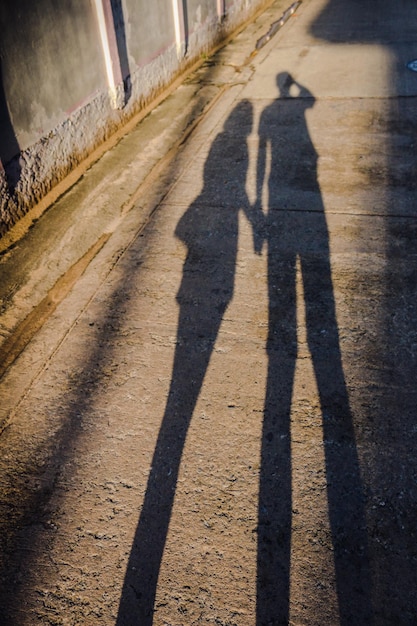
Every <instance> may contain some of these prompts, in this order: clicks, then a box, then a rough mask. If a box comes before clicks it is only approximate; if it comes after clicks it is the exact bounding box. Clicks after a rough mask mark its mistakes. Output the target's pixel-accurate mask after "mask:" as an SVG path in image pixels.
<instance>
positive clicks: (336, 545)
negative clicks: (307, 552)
mask: <svg viewBox="0 0 417 626" xmlns="http://www.w3.org/2000/svg"><path fill="white" fill-rule="evenodd" d="M277 83H278V88H279V92H280V97H279V98H278V99H277V100H275V101H274V102H273V103H272V104H271V105H269V106H268V107H267V108H266V109H265V110H264V111H263V112H262V115H261V119H260V123H259V152H258V160H257V197H258V200H257V206H258V207H259V206H260V204H261V201H260V199H261V195H262V188H263V185H264V181H265V178H266V175H267V174H266V172H267V155H268V154H269V155H270V159H271V163H270V174H269V177H268V193H269V201H268V203H269V206H268V210H267V215H266V216H265V237H266V240H267V244H268V298H269V331H268V341H267V352H268V377H267V388H266V397H265V409H264V423H263V435H262V448H261V476H260V494H259V527H258V566H257V567H258V575H257V625H258V626H266V625H276V624H288V620H289V578H290V549H291V513H292V499H291V472H292V467H291V433H290V413H291V399H292V391H293V382H294V371H295V364H296V359H297V321H296V320H297V317H296V313H297V312H296V267H297V263H298V264H299V267H300V268H301V276H302V284H303V290H304V300H305V302H304V304H305V312H306V327H307V328H306V331H307V339H308V346H309V350H310V353H311V357H312V362H313V368H314V373H315V378H316V382H317V387H318V393H319V397H320V405H321V413H322V420H323V438H324V450H325V465H326V478H327V497H328V507H329V519H330V528H331V534H332V543H333V554H334V564H335V575H336V587H337V596H338V603H339V613H340V623H341V624H343V625H346V626H347V625H348V624H349V625H350V626H351V625H352V624H370V623H371V611H370V579H369V563H368V557H367V532H366V523H365V513H364V502H363V489H362V484H361V476H360V468H359V462H358V456H357V450H356V445H355V435H354V429H353V422H352V415H351V411H350V407H349V398H348V393H347V389H346V384H345V379H344V374H343V368H342V360H341V353H340V347H339V336H338V327H337V321H336V312H335V301H334V295H333V286H332V277H331V269H330V252H329V234H328V229H327V223H326V217H325V213H324V206H323V202H322V199H321V193H320V188H319V184H318V181H317V159H318V155H317V153H316V150H315V148H314V145H313V143H312V141H311V138H310V135H309V131H308V128H307V122H306V118H305V114H306V111H307V110H308V109H309V108H311V107H313V106H314V104H315V99H314V97H313V96H312V94H311V93H309V92H308V90H307V89H306V88H305V87H302V86H301V85H299V84H298V83H297V82H296V81H295V80H294V79H293V78H292V77H291V76H290V75H289V74H286V73H285V74H279V75H278V77H277Z"/></svg>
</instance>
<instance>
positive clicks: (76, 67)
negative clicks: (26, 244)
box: [0, 0, 266, 236]
mask: <svg viewBox="0 0 417 626" xmlns="http://www.w3.org/2000/svg"><path fill="white" fill-rule="evenodd" d="M99 2H101V3H102V5H103V6H104V9H105V8H106V5H107V8H108V13H107V17H106V19H107V22H106V23H107V26H108V29H107V30H108V35H109V42H108V43H109V50H110V54H111V61H112V70H113V75H114V77H115V78H116V79H117V81H116V82H117V84H116V85H115V89H113V91H112V88H111V85H110V83H109V68H108V66H106V61H105V54H104V48H103V41H102V37H101V31H100V20H99V17H98V12H97V5H98V3H99ZM175 2H178V7H179V15H180V18H181V37H182V40H183V41H182V42H181V49H179V47H178V34H176V30H175V19H174V9H173V6H174V2H173V0H152V3H150V2H148V0H37V1H36V2H33V0H2V2H1V3H0V32H1V33H2V36H1V38H0V236H1V235H3V234H4V233H6V232H7V231H8V230H9V229H10V228H11V227H12V226H13V225H14V224H16V223H17V222H18V220H19V219H20V218H21V217H23V216H24V215H25V214H26V213H27V212H28V211H29V210H30V209H31V208H32V207H33V206H35V205H36V204H37V203H38V202H39V201H40V200H41V199H42V198H44V197H45V196H46V194H47V193H48V192H49V191H50V190H51V189H52V188H53V187H54V186H55V185H56V184H57V183H58V182H60V181H61V180H63V179H64V178H65V176H67V175H68V174H69V173H70V172H71V171H72V170H73V169H74V167H76V166H77V165H78V164H79V163H80V162H81V161H82V160H83V159H85V158H86V157H87V156H88V155H89V154H90V153H91V152H92V151H93V150H94V149H95V148H97V147H98V146H99V145H100V144H101V143H102V142H103V141H105V140H106V139H107V138H108V137H109V136H110V135H111V134H112V133H113V132H114V131H115V130H116V129H117V128H118V127H120V126H121V125H123V124H124V123H126V122H127V121H128V120H129V118H131V117H132V116H133V115H134V114H135V113H137V112H138V110H140V108H141V107H143V106H144V105H145V104H147V103H148V102H149V101H151V99H152V98H153V97H154V96H155V95H156V94H157V92H158V91H160V90H161V89H163V88H164V87H166V86H167V85H168V84H169V83H170V81H172V80H173V79H174V78H175V76H177V75H178V74H179V73H180V72H181V71H182V70H183V69H184V68H185V67H186V65H188V64H189V63H191V62H192V61H193V60H194V59H195V58H197V57H198V56H199V55H201V53H202V52H206V51H208V50H209V49H210V47H212V46H213V45H214V44H215V43H217V42H218V41H219V39H220V38H221V37H223V36H225V35H227V33H228V32H230V30H232V29H234V28H236V26H238V24H239V22H243V21H244V20H245V19H247V18H248V17H249V16H250V14H251V13H252V12H254V11H255V10H257V9H258V8H259V7H260V6H261V5H262V4H266V0H224V1H223V7H224V12H225V16H226V17H225V18H224V19H223V20H222V19H221V17H220V16H219V6H221V3H219V2H218V0H175ZM109 16H110V18H109ZM110 22H111V23H110ZM112 37H113V39H112ZM113 40H114V41H113ZM112 41H113V44H112ZM115 92H116V96H115Z"/></svg>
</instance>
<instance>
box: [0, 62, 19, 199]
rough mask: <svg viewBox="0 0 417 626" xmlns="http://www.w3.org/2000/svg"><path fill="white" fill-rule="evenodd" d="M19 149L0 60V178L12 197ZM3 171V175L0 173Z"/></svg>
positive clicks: (16, 181)
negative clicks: (2, 178)
mask: <svg viewBox="0 0 417 626" xmlns="http://www.w3.org/2000/svg"><path fill="white" fill-rule="evenodd" d="M19 157H20V147H19V143H18V141H17V139H16V135H15V132H14V128H13V124H12V121H11V119H10V113H9V107H8V105H7V100H6V93H5V88H4V82H3V71H2V64H1V58H0V176H1V175H3V176H4V177H5V180H6V184H7V188H8V192H9V194H10V196H14V194H15V191H16V187H17V184H18V182H19V180H20V174H21V167H20V163H19ZM2 169H3V171H4V173H3V172H2V171H1V170H2Z"/></svg>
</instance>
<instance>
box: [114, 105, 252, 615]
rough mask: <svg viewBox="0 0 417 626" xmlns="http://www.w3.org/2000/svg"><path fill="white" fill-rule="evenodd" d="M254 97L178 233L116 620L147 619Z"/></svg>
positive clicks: (215, 310)
mask: <svg viewBox="0 0 417 626" xmlns="http://www.w3.org/2000/svg"><path fill="white" fill-rule="evenodd" d="M252 117H253V114H252V105H251V104H250V102H248V101H242V102H240V103H239V104H238V105H237V106H236V108H235V109H234V110H233V111H232V113H231V114H230V116H229V117H228V119H227V120H226V123H225V125H224V129H223V132H221V133H220V134H218V135H217V137H216V138H215V140H214V142H213V144H212V146H211V148H210V152H209V154H208V157H207V160H206V162H205V166H204V188H203V190H202V192H201V194H200V195H199V196H198V197H197V199H196V200H195V201H194V202H193V203H192V204H191V205H190V207H189V208H188V209H187V211H186V212H185V214H184V215H183V216H182V218H181V219H180V221H179V223H178V225H177V228H176V231H175V234H176V236H177V237H178V238H179V239H180V240H181V241H182V242H184V244H185V245H186V247H187V256H186V259H185V262H184V266H183V274H182V282H181V285H180V288H179V291H178V295H177V301H178V303H179V306H180V311H179V319H178V330H177V342H176V349H175V355H174V363H173V369H172V378H171V385H170V389H169V394H168V399H167V403H166V408H165V413H164V416H163V420H162V425H161V428H160V431H159V435H158V439H157V442H156V447H155V451H154V456H153V459H152V464H151V472H150V475H149V479H148V484H147V488H146V493H145V498H144V502H143V506H142V510H141V514H140V518H139V524H138V527H137V531H136V535H135V539H134V542H133V547H132V551H131V555H130V559H129V563H128V567H127V572H126V577H125V581H124V587H123V591H122V597H121V601H120V607H119V613H118V619H117V624H118V626H122V625H123V626H125V625H127V624H135V625H136V624H141V626H150V625H151V624H152V622H153V609H154V601H155V594H156V587H157V581H158V574H159V569H160V565H161V559H162V554H163V550H164V546H165V542H166V537H167V532H168V525H169V521H170V517H171V511H172V506H173V501H174V496H175V491H176V484H177V479H178V472H179V468H180V462H181V456H182V452H183V448H184V444H185V439H186V435H187V431H188V428H189V424H190V420H191V417H192V415H193V411H194V408H195V405H196V402H197V399H198V396H199V394H200V390H201V387H202V384H203V380H204V376H205V373H206V370H207V367H208V364H209V361H210V357H211V354H212V351H213V347H214V344H215V341H216V337H217V334H218V332H219V327H220V324H221V322H222V319H223V316H224V313H225V311H226V308H227V306H228V304H229V303H230V301H231V299H232V296H233V289H234V280H235V266H236V254H237V244H238V217H239V211H240V210H243V211H244V212H245V213H246V215H247V216H248V217H249V218H250V219H252V209H251V208H250V204H249V201H248V198H247V195H246V191H245V183H246V174H247V168H248V148H247V136H248V135H249V133H250V132H251V128H252Z"/></svg>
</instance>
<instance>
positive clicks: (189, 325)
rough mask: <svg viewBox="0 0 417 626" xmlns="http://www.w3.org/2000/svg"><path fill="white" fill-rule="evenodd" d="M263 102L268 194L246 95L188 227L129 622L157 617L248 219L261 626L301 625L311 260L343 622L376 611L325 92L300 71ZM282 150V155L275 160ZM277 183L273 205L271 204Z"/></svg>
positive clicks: (128, 597) (214, 148)
mask: <svg viewBox="0 0 417 626" xmlns="http://www.w3.org/2000/svg"><path fill="white" fill-rule="evenodd" d="M277 84H278V89H279V97H278V98H277V99H276V100H275V101H273V102H272V103H271V104H269V105H268V106H267V107H266V108H265V109H264V110H263V112H262V114H261V117H260V121H259V127H258V134H259V148H258V154H257V174H256V178H257V182H256V190H257V200H256V202H255V203H254V204H253V205H251V203H250V202H249V199H248V196H247V193H246V177H247V170H248V163H249V154H248V146H247V138H248V135H249V134H250V133H251V132H252V127H253V107H252V104H251V103H250V102H249V101H247V100H243V101H241V102H239V103H238V105H237V106H236V107H235V109H234V110H233V111H232V112H231V114H230V116H229V117H228V118H227V120H226V122H225V125H224V128H223V130H222V132H221V133H219V134H218V135H217V137H216V138H215V139H214V141H213V144H212V145H211V148H210V151H209V154H208V157H207V159H206V162H205V166H204V187H203V189H202V191H201V193H200V195H199V196H198V197H197V198H196V200H195V201H194V202H193V203H192V204H191V205H190V206H189V208H188V209H187V211H186V212H185V214H184V215H183V217H182V218H181V220H180V221H179V223H178V225H177V228H176V236H177V237H179V238H180V239H181V240H182V241H183V242H184V243H185V245H186V247H187V256H186V259H185V262H184V266H183V274H182V281H181V285H180V288H179V291H178V295H177V300H178V303H179V320H178V330H177V342H176V350H175V356H174V363H173V370H172V378H171V384H170V390H169V395H168V399H167V403H166V408H165V413H164V416H163V420H162V424H161V428H160V431H159V435H158V438H157V442H156V446H155V451H154V456H153V460H152V465H151V468H152V469H151V472H150V474H149V479H148V483H147V488H146V493H145V497H144V502H143V506H142V509H141V513H140V518H139V523H138V527H137V531H136V535H135V538H134V542H133V546H132V550H131V554H130V558H129V563H128V567H127V572H126V576H125V581H124V586H123V591H122V597H121V602H120V606H119V613H118V619H117V624H118V625H119V626H121V625H126V624H141V626H150V625H151V624H152V623H153V611H154V602H155V596H156V588H157V581H158V574H159V570H160V565H161V561H162V556H163V551H164V546H165V543H166V537H167V533H168V526H169V521H170V517H171V512H172V507H173V501H174V496H175V491H176V485H177V479H178V472H179V468H180V463H181V457H182V452H183V448H184V445H185V440H186V436H187V432H188V428H189V425H190V421H191V418H192V415H193V411H194V408H195V406H196V402H197V399H198V397H199V393H200V390H201V388H202V384H203V380H204V376H205V373H206V370H207V367H208V364H209V361H210V357H211V354H212V351H213V348H214V344H215V341H216V338H217V335H218V332H219V328H220V325H221V322H222V319H223V317H224V313H225V311H226V309H227V307H228V305H229V303H230V301H231V299H232V297H233V289H234V279H235V268H236V256H237V250H238V217H239V212H240V210H242V211H244V213H245V215H246V217H247V218H248V220H249V222H250V224H251V225H252V229H253V242H254V251H255V252H256V253H257V254H261V252H262V249H263V247H264V246H265V245H266V249H267V267H268V339H267V346H266V349H267V354H268V372H267V384H266V394H265V405H264V416H263V428H262V444H261V467H260V478H259V481H260V482H259V505H258V553H257V554H258V556H257V609H256V611H257V618H256V620H257V621H256V623H257V625H258V626H264V625H265V626H266V625H275V624H288V621H289V600H290V589H289V584H290V549H291V517H292V495H291V471H292V467H291V465H292V460H291V436H290V414H291V398H292V390H293V382H294V373H295V365H296V359H297V322H296V271H297V263H298V264H299V267H300V269H301V277H302V283H303V290H304V301H305V302H304V304H305V315H306V331H307V339H308V346H309V350H310V354H311V357H312V363H313V368H314V373H315V377H316V381H317V388H318V392H319V397H320V405H321V414H322V422H323V440H324V444H325V445H324V450H325V466H326V478H327V498H328V507H329V519H330V529H331V534H332V543H333V556H334V565H335V576H336V589H337V597H338V603H339V613H340V623H341V624H344V625H347V624H350V625H351V624H364V623H367V624H369V623H371V618H370V611H371V609H370V577H369V564H368V556H367V534H366V523H365V512H364V498H363V488H362V484H361V476H360V468H359V461H358V455H357V449H356V444H355V435H354V429H353V420H352V415H351V411H350V406H349V398H348V393H347V389H346V384H345V378H344V373H343V368H342V360H341V353H340V346H339V334H338V327H337V321H336V312H335V301H334V292H333V286H332V277H331V267H330V252H329V234H328V228H327V223H326V217H325V211H324V206H323V202H322V199H321V193H320V188H319V184H318V180H317V160H318V155H317V152H316V150H315V148H314V145H313V143H312V140H311V138H310V134H309V131H308V127H307V121H306V111H307V110H308V109H310V108H311V107H313V106H314V104H315V99H314V97H313V95H312V94H311V93H310V92H309V91H308V90H307V89H306V88H305V87H303V86H302V85H299V84H298V83H297V82H296V81H295V80H294V79H293V78H292V76H291V75H289V74H287V73H284V74H279V75H278V77H277ZM268 160H269V161H270V165H269V167H268ZM265 183H266V184H267V188H268V206H267V207H266V210H265V209H263V207H262V193H263V188H264V185H265Z"/></svg>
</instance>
